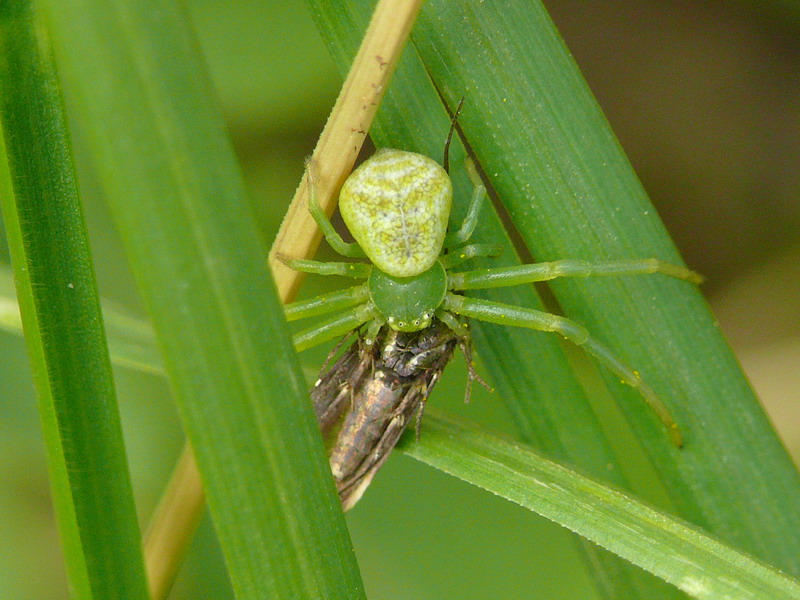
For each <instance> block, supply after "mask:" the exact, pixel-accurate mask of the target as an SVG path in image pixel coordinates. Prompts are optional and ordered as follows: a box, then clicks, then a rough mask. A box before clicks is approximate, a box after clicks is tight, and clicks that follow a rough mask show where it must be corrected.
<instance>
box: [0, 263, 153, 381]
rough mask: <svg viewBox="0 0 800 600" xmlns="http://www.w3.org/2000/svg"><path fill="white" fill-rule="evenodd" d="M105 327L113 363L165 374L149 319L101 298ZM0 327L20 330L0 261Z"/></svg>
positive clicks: (10, 279)
mask: <svg viewBox="0 0 800 600" xmlns="http://www.w3.org/2000/svg"><path fill="white" fill-rule="evenodd" d="M100 306H101V308H102V313H103V321H104V325H105V330H106V338H107V343H108V353H109V354H110V355H111V362H112V364H114V365H117V366H120V367H124V368H127V369H134V370H136V371H140V372H142V373H153V374H159V375H163V374H164V365H163V364H162V362H161V356H160V354H159V351H158V348H157V347H156V344H155V334H154V333H153V328H152V327H151V326H150V324H149V323H145V322H144V321H142V320H141V319H137V318H135V317H132V316H131V315H129V314H128V313H127V312H126V311H125V310H124V309H123V308H122V307H120V306H118V305H117V304H116V303H114V302H111V301H110V300H107V299H106V300H103V299H101V300H100ZM0 329H2V330H4V331H7V332H9V333H13V334H21V333H22V319H21V317H20V314H19V306H18V304H17V297H16V294H15V292H14V279H13V275H12V273H11V269H9V268H8V267H6V266H5V265H0Z"/></svg>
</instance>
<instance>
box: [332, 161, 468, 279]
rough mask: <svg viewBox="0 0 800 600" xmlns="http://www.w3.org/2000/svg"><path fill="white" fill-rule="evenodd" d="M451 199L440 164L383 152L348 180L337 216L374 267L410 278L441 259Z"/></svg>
mask: <svg viewBox="0 0 800 600" xmlns="http://www.w3.org/2000/svg"><path fill="white" fill-rule="evenodd" d="M452 198H453V186H452V184H451V182H450V177H449V176H448V175H447V173H446V172H445V170H444V169H443V168H442V167H441V166H440V165H439V164H438V163H437V162H436V161H434V160H433V159H431V158H428V157H427V156H422V155H421V154H416V153H414V152H405V151H403V150H391V149H388V148H385V149H382V150H379V151H378V152H376V153H375V154H374V155H373V156H372V157H371V158H369V159H367V160H366V161H364V162H363V163H362V164H361V166H359V167H358V168H357V169H356V170H355V171H353V173H352V174H351V175H350V177H348V178H347V181H345V183H344V185H343V186H342V190H341V192H340V194H339V210H340V211H341V213H342V218H343V219H344V222H345V224H346V225H347V228H348V229H349V230H350V233H352V234H353V237H354V238H355V240H356V241H357V242H358V244H359V245H360V246H361V248H362V249H363V250H364V252H365V253H366V255H367V257H369V259H370V260H371V261H372V263H373V264H374V265H375V266H376V267H378V268H379V269H380V270H381V271H383V272H384V273H388V274H389V275H393V276H395V277H412V276H414V275H417V274H419V273H422V272H424V271H427V270H428V269H429V268H430V267H431V266H432V265H433V263H434V262H435V261H436V259H437V258H438V256H439V254H440V253H441V249H442V243H443V241H444V236H445V233H446V232H447V221H448V218H449V216H450V205H451V202H452Z"/></svg>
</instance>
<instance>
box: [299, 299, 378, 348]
mask: <svg viewBox="0 0 800 600" xmlns="http://www.w3.org/2000/svg"><path fill="white" fill-rule="evenodd" d="M377 316H378V315H377V311H376V310H375V306H374V305H373V304H372V302H365V303H364V304H361V305H360V306H356V307H355V308H352V309H350V310H348V311H347V312H344V313H342V314H340V315H336V316H335V317H332V318H330V319H328V320H327V321H323V322H322V323H320V324H318V325H315V326H314V327H310V328H308V329H304V330H303V331H300V332H299V333H296V334H295V335H294V338H293V339H294V347H295V350H297V351H298V352H300V351H301V350H305V349H306V348H310V347H311V346H316V345H317V344H321V343H322V342H326V341H328V340H330V339H333V338H335V337H338V336H340V335H344V334H345V333H347V332H348V331H350V330H351V329H355V328H356V327H360V326H361V325H363V324H364V323H366V322H367V321H369V320H370V319H374V318H376V317H377Z"/></svg>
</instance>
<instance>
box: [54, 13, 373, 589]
mask: <svg viewBox="0 0 800 600" xmlns="http://www.w3.org/2000/svg"><path fill="white" fill-rule="evenodd" d="M48 6H49V8H50V9H51V10H50V12H49V14H50V16H51V22H52V25H53V29H54V41H55V43H54V46H55V48H56V51H57V52H56V56H57V59H58V60H59V66H62V67H63V73H64V76H65V81H66V82H67V83H68V84H69V86H70V92H71V98H72V99H73V100H74V108H75V113H76V115H78V116H79V118H80V122H81V123H82V124H85V126H86V129H87V131H86V139H87V140H88V142H87V143H88V145H89V148H90V150H91V152H92V157H93V159H94V161H95V164H96V167H97V170H98V173H99V176H100V180H101V182H102V184H103V186H104V189H105V192H106V194H107V197H108V199H109V201H110V205H111V209H112V212H113V214H114V217H115V219H116V221H117V223H118V227H119V230H120V232H121V234H122V237H123V240H124V242H125V245H126V249H127V251H128V254H129V257H130V262H131V265H132V267H133V271H134V274H135V275H136V277H137V280H138V283H139V287H140V290H141V293H142V296H143V298H144V300H145V303H146V305H147V307H148V309H149V312H150V314H151V316H152V319H153V322H154V326H155V330H156V332H157V335H158V339H159V344H160V346H161V348H162V351H163V352H162V354H163V357H164V362H165V365H166V370H167V373H168V375H169V377H170V381H171V384H172V389H173V392H174V396H175V399H176V402H177V404H178V407H179V410H180V413H181V417H182V419H183V422H184V426H185V428H186V431H187V434H188V436H189V439H190V441H191V444H192V446H193V449H194V452H195V456H196V457H197V462H198V465H199V467H200V471H201V474H202V477H203V481H204V485H205V489H206V492H207V498H208V503H209V507H210V509H211V514H212V517H213V519H214V524H215V528H216V531H217V534H218V537H219V539H220V542H221V546H222V549H223V553H224V555H225V558H226V563H227V567H228V570H229V573H230V578H231V582H232V584H233V588H234V591H235V593H236V596H237V598H242V599H243V598H259V599H261V598H272V597H280V598H289V597H291V598H358V597H362V596H363V591H362V587H363V586H362V584H361V582H360V579H359V575H358V570H357V566H356V564H355V559H354V556H353V552H352V546H351V543H350V540H349V536H348V533H347V530H346V528H345V525H344V519H343V517H342V513H341V509H340V507H339V502H338V498H337V496H336V494H335V492H334V489H333V485H332V481H331V477H330V472H329V467H328V464H327V460H326V457H325V453H324V449H323V446H322V442H321V439H320V436H319V431H318V428H317V425H316V422H315V419H314V415H313V412H312V409H311V404H310V403H309V402H308V396H307V391H306V389H305V383H304V381H303V378H302V377H301V375H300V371H299V366H298V363H297V359H296V357H295V355H294V351H293V349H292V346H291V338H290V337H289V334H288V331H287V328H286V324H285V321H284V318H283V314H282V308H281V306H280V305H279V303H278V301H277V298H276V295H275V292H274V287H273V286H272V284H271V281H270V274H269V272H268V269H267V267H266V261H265V256H266V251H265V249H264V248H263V247H262V246H261V244H260V243H259V240H258V238H257V233H256V229H255V226H254V223H253V221H252V217H251V215H250V214H249V212H248V210H247V207H246V201H245V197H244V190H243V186H242V183H241V181H240V176H239V172H238V167H237V165H236V163H235V160H234V157H233V153H232V151H231V148H230V146H229V142H228V140H227V137H226V134H225V131H224V126H223V124H222V121H221V118H220V116H219V114H218V112H217V109H216V106H215V103H214V101H213V98H212V95H211V93H210V86H209V85H208V82H207V78H206V74H205V72H204V70H203V67H202V64H201V62H200V60H199V57H198V54H197V51H196V47H195V42H194V40H193V39H192V36H191V32H190V28H189V26H188V24H187V23H186V21H185V18H184V15H183V14H182V12H181V11H180V10H179V9H178V3H176V2H172V1H167V2H163V1H160V0H159V1H156V0H145V1H142V2H138V3H135V4H131V3H125V2H111V3H109V2H105V1H99V0H81V1H77V2H70V3H67V4H64V3H61V2H49V3H48Z"/></svg>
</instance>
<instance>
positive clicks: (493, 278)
mask: <svg viewBox="0 0 800 600" xmlns="http://www.w3.org/2000/svg"><path fill="white" fill-rule="evenodd" d="M467 166H468V172H469V173H470V178H471V179H472V181H473V184H474V192H473V194H472V200H471V202H470V206H469V210H468V212H467V216H466V218H465V219H464V222H463V224H462V225H461V228H460V229H458V230H457V231H452V232H450V233H448V232H447V223H448V218H449V216H450V206H451V202H452V196H453V187H452V183H451V181H450V177H449V176H448V174H447V172H446V171H445V170H444V169H443V168H442V167H441V166H440V165H439V164H438V163H437V162H436V161H434V160H432V159H430V158H428V157H426V156H423V155H421V154H416V153H413V152H406V151H403V150H391V149H382V150H379V151H378V152H376V153H375V154H374V155H373V156H372V157H371V158H369V159H367V160H366V161H364V163H362V164H361V166H359V167H358V168H357V169H355V170H354V171H353V172H352V173H351V174H350V176H349V177H348V179H347V181H345V183H344V185H343V186H342V189H341V192H340V194H339V210H340V212H341V214H342V217H343V219H344V222H345V224H346V225H347V228H348V229H349V230H350V233H351V234H352V236H353V238H354V239H355V242H354V243H347V242H345V241H344V240H343V239H342V238H341V236H340V235H339V234H338V233H337V232H336V230H335V229H334V227H333V225H332V224H331V222H330V220H329V219H328V217H327V216H326V215H325V213H324V212H323V211H322V209H321V208H320V206H319V205H318V203H317V201H316V198H315V193H314V181H313V177H312V173H311V171H312V168H313V164H311V163H310V164H309V166H308V169H307V176H308V182H309V211H310V212H311V214H312V216H313V217H314V220H315V221H316V222H317V224H318V225H319V227H320V229H321V230H322V232H323V233H324V234H325V239H326V240H327V241H328V243H329V244H330V245H331V247H332V248H333V249H334V250H336V251H337V252H338V253H339V254H341V255H343V256H346V257H350V258H364V257H366V258H369V260H370V261H371V264H369V263H364V262H352V263H348V262H319V261H312V260H300V259H287V258H281V260H283V261H284V262H285V263H286V264H287V265H288V266H289V267H291V268H292V269H295V270H297V271H303V272H306V273H316V274H319V275H342V276H345V277H352V278H356V279H364V280H366V281H365V282H364V283H361V284H360V285H356V286H354V287H351V288H348V289H345V290H342V291H337V292H332V293H328V294H323V295H321V296H317V297H316V298H312V299H310V300H305V301H301V302H294V303H291V304H287V305H286V307H285V310H286V317H287V319H288V320H290V321H294V320H297V319H303V318H306V317H311V316H318V315H325V314H330V313H334V312H337V311H338V312H339V314H338V315H336V316H334V317H332V318H330V319H328V320H326V321H324V322H322V323H320V324H318V325H316V326H314V327H311V328H308V329H305V330H303V331H301V332H299V333H298V334H297V335H296V336H295V346H296V348H297V349H298V350H304V349H306V348H309V347H311V346H314V345H316V344H320V343H322V342H325V341H327V340H330V339H332V338H335V337H338V336H341V335H344V334H346V333H348V332H349V331H352V330H353V329H356V328H359V327H361V326H363V325H365V324H367V333H366V338H365V339H366V342H367V343H368V344H369V343H372V342H373V341H374V340H375V338H376V336H377V334H378V332H379V330H380V329H381V327H382V326H384V325H388V326H389V327H391V328H392V329H394V330H396V331H420V330H423V329H425V328H426V327H429V326H430V324H431V321H432V319H433V317H436V318H438V319H439V320H441V321H442V322H444V323H446V324H447V325H448V326H449V327H451V328H452V329H453V330H454V331H455V332H456V333H457V334H459V335H460V336H462V337H465V336H466V335H467V333H466V325H465V324H464V323H463V322H462V321H461V320H460V318H462V317H467V318H472V319H479V320H481V321H487V322H490V323H499V324H501V325H513V326H516V327H526V328H529V329H534V330H539V331H552V332H555V333H559V334H561V335H562V336H563V337H564V338H566V339H567V340H569V341H571V342H572V343H574V344H576V345H578V346H581V347H582V348H583V349H584V350H585V351H586V352H588V353H589V354H590V355H592V356H594V358H595V359H596V360H597V361H598V362H599V363H600V364H601V365H603V366H604V367H605V368H607V369H608V370H609V371H611V372H612V373H614V374H615V375H616V376H617V377H619V378H620V380H621V381H622V382H623V383H626V384H628V385H630V386H631V387H633V388H635V389H636V390H638V391H639V393H640V394H641V395H642V396H643V398H644V400H645V401H646V402H647V404H648V405H649V406H650V407H651V408H652V409H653V411H654V412H655V413H656V414H657V415H658V417H659V419H661V422H662V423H663V424H664V426H665V427H666V428H667V431H668V433H669V436H670V438H671V439H672V441H673V442H674V443H675V445H677V446H681V445H682V440H681V435H680V432H679V430H678V426H677V424H676V423H675V421H674V420H673V419H672V416H671V415H670V414H669V412H668V410H667V408H666V407H665V406H664V405H663V404H662V402H661V400H659V398H658V397H657V396H656V394H655V392H654V391H653V390H652V389H650V387H649V386H648V385H647V384H646V383H644V381H642V379H641V377H640V376H639V374H638V373H637V372H636V371H635V370H634V369H632V368H630V367H628V366H627V365H626V364H625V363H624V362H623V361H622V360H621V359H619V358H618V357H617V356H616V355H615V354H614V353H613V352H612V351H611V350H610V349H609V348H607V347H605V346H604V345H603V344H601V343H600V342H598V341H597V340H595V339H593V338H592V337H591V336H590V335H589V332H588V331H587V330H586V329H585V328H584V327H583V326H582V325H580V324H578V323H576V322H574V321H571V320H570V319H567V318H565V317H561V316H558V315H553V314H550V313H546V312H542V311H538V310H533V309H530V308H523V307H518V306H511V305H508V304H502V303H500V302H493V301H488V300H479V299H476V298H469V297H467V296H463V295H461V294H459V293H454V292H461V291H464V290H471V289H486V288H495V287H505V286H512V285H520V284H528V283H532V282H536V281H548V280H551V279H555V278H557V277H587V276H591V275H635V274H647V273H662V274H664V275H669V276H671V277H676V278H678V279H684V280H687V281H690V282H692V283H700V281H701V280H702V278H701V277H700V276H699V275H698V274H697V273H694V272H693V271H690V270H689V269H686V268H684V267H681V266H677V265H672V264H669V263H665V262H663V261H660V260H658V259H655V258H648V259H630V260H618V261H606V262H597V263H589V262H586V261H582V260H558V261H554V262H545V263H535V264H529V265H519V266H513V267H501V268H495V269H478V270H473V271H466V272H462V273H456V272H452V271H451V269H452V268H453V267H455V266H456V265H458V264H459V263H461V262H463V261H465V260H467V259H468V258H472V257H475V256H489V255H492V254H494V253H495V250H496V249H495V248H494V246H489V245H485V244H468V242H469V239H470V237H471V235H472V233H473V231H474V230H475V227H476V226H477V223H478V212H479V209H480V206H481V202H482V200H483V197H484V196H485V194H486V190H485V188H484V186H483V184H482V183H481V181H480V178H479V177H478V175H477V173H476V172H475V171H474V167H472V166H471V163H470V162H468V163H467Z"/></svg>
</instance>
